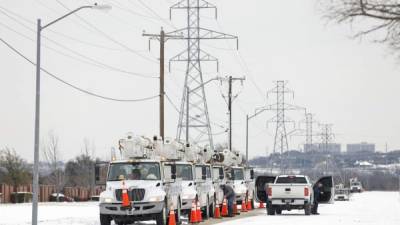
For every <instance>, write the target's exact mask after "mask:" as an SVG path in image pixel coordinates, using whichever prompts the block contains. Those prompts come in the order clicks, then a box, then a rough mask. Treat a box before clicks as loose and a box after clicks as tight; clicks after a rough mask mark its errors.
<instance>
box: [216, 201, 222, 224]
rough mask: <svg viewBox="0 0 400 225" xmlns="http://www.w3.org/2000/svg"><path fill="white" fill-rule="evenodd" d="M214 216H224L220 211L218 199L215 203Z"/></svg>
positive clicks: (217, 217) (218, 217) (219, 217)
mask: <svg viewBox="0 0 400 225" xmlns="http://www.w3.org/2000/svg"><path fill="white" fill-rule="evenodd" d="M214 218H215V219H222V218H221V214H220V211H219V203H218V200H217V201H216V204H215V210H214Z"/></svg>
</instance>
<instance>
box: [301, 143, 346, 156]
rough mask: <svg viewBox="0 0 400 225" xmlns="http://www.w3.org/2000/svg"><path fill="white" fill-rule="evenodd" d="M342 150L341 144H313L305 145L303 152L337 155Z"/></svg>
mask: <svg viewBox="0 0 400 225" xmlns="http://www.w3.org/2000/svg"><path fill="white" fill-rule="evenodd" d="M341 150H342V147H341V144H338V143H328V144H325V143H315V144H311V145H310V144H305V145H304V152H313V151H315V152H327V153H333V154H339V153H340V152H341Z"/></svg>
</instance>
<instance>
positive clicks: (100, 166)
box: [94, 162, 108, 185]
mask: <svg viewBox="0 0 400 225" xmlns="http://www.w3.org/2000/svg"><path fill="white" fill-rule="evenodd" d="M107 169H108V163H106V162H96V164H95V166H94V181H95V184H96V185H106V180H107Z"/></svg>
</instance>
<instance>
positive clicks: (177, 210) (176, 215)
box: [175, 199, 182, 225]
mask: <svg viewBox="0 0 400 225" xmlns="http://www.w3.org/2000/svg"><path fill="white" fill-rule="evenodd" d="M181 213H182V212H181V200H180V199H179V201H178V207H177V209H176V213H175V221H176V224H177V225H180V224H182V221H181Z"/></svg>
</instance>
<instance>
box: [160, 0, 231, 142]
mask: <svg viewBox="0 0 400 225" xmlns="http://www.w3.org/2000/svg"><path fill="white" fill-rule="evenodd" d="M178 9H181V10H185V11H186V12H187V15H186V18H187V27H185V28H182V29H178V30H175V31H172V32H169V33H167V34H168V35H172V36H177V35H183V37H179V38H171V39H178V40H184V41H186V43H187V48H186V49H185V50H183V51H182V52H181V53H179V54H178V55H176V56H175V57H173V58H171V60H170V63H171V62H186V74H185V83H184V90H183V94H182V100H181V107H180V112H179V121H178V128H177V139H178V140H182V136H183V135H185V136H186V141H187V142H188V141H190V142H194V143H205V144H208V145H209V146H210V148H211V149H213V148H214V145H213V139H212V133H211V126H210V118H209V114H208V108H207V101H206V94H205V91H204V82H203V74H202V69H201V62H212V61H214V62H216V63H217V71H218V59H217V58H215V57H213V56H212V55H210V54H209V53H207V52H205V51H204V50H202V49H201V46H200V42H201V40H216V39H235V40H236V42H237V46H238V37H237V36H234V35H229V34H225V33H221V32H218V31H214V30H210V29H205V28H202V27H200V10H203V9H213V10H214V11H215V18H216V17H217V8H216V6H214V5H213V4H211V3H209V2H207V1H205V0H181V1H179V2H178V3H176V4H174V5H173V6H171V7H170V18H171V12H172V10H178ZM192 90H193V91H192ZM188 93H190V95H189V94H188ZM186 127H187V128H186ZM189 131H190V132H189Z"/></svg>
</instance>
